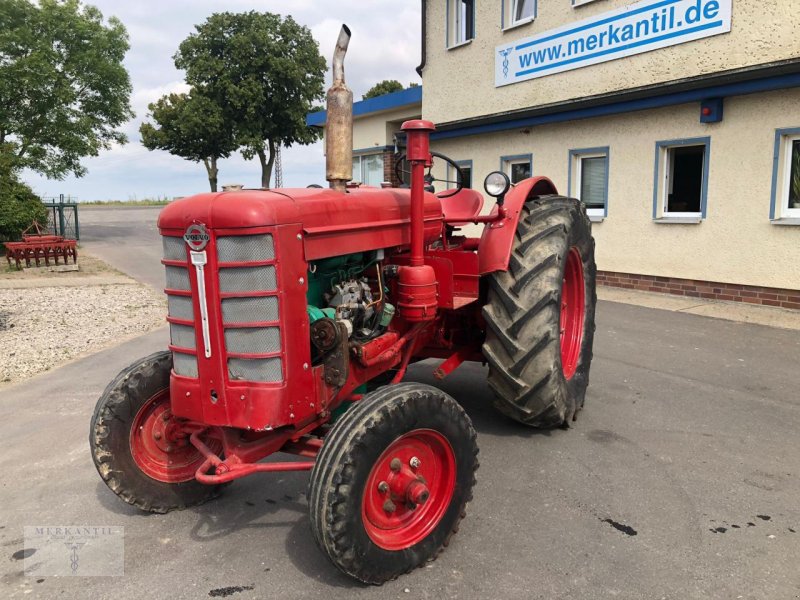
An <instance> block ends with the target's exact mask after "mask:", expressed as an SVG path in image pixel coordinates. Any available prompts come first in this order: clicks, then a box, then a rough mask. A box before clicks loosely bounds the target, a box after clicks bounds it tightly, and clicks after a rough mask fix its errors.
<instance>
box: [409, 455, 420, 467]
mask: <svg viewBox="0 0 800 600" xmlns="http://www.w3.org/2000/svg"><path fill="white" fill-rule="evenodd" d="M408 464H409V465H410V466H411V468H412V469H418V468H419V466H420V465H421V464H422V463H421V462H420V460H419V459H418V458H417V457H416V456H412V457H411V460H410V461H408Z"/></svg>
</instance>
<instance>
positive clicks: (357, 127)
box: [353, 105, 420, 150]
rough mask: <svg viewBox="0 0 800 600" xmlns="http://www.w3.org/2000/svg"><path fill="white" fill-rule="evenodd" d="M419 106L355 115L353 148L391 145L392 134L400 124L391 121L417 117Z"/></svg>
mask: <svg viewBox="0 0 800 600" xmlns="http://www.w3.org/2000/svg"><path fill="white" fill-rule="evenodd" d="M419 111H420V107H419V106H413V105H412V106H406V107H403V108H400V109H397V110H392V111H384V112H378V113H371V114H369V115H364V116H359V117H356V119H355V121H354V126H353V148H354V149H355V150H365V149H367V148H373V147H382V146H391V145H392V144H393V140H392V136H393V134H394V132H395V131H398V130H399V129H400V125H399V124H397V125H393V124H392V123H395V122H400V121H404V120H408V119H415V118H419Z"/></svg>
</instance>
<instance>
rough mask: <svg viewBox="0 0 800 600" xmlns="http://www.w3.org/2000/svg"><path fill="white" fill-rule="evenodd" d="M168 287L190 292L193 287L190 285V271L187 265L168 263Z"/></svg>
mask: <svg viewBox="0 0 800 600" xmlns="http://www.w3.org/2000/svg"><path fill="white" fill-rule="evenodd" d="M166 269H167V289H168V290H181V291H185V292H188V291H189V290H190V289H191V287H190V286H189V271H188V270H187V269H186V267H173V266H171V265H167V267H166Z"/></svg>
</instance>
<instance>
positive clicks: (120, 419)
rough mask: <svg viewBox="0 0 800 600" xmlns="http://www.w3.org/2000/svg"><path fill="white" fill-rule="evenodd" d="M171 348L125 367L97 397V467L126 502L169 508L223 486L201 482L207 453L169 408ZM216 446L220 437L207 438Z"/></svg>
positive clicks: (93, 439) (92, 434)
mask: <svg viewBox="0 0 800 600" xmlns="http://www.w3.org/2000/svg"><path fill="white" fill-rule="evenodd" d="M170 369H172V354H171V353H170V352H157V353H155V354H151V355H150V356H148V357H146V358H143V359H141V360H139V361H137V362H135V363H133V364H132V365H131V366H129V367H128V368H127V369H124V370H123V371H122V372H121V373H120V374H119V375H117V377H116V378H115V379H114V380H113V381H112V382H111V383H109V384H108V387H106V389H105V391H104V392H103V395H102V396H101V397H100V399H99V400H98V401H97V406H96V407H95V410H94V415H93V416H92V424H91V428H90V431H89V447H90V448H91V450H92V458H93V459H94V464H95V467H97V472H98V473H100V477H102V478H103V481H105V483H106V485H108V487H109V488H110V489H111V491H113V492H114V493H115V494H116V495H117V496H119V497H120V498H122V499H123V500H124V501H125V502H127V503H128V504H132V505H134V506H136V507H137V508H140V509H142V510H145V511H148V512H155V513H165V512H167V511H170V510H173V509H181V508H186V507H189V506H194V505H196V504H201V503H203V502H205V501H206V500H209V499H211V498H213V497H214V496H216V495H217V493H218V491H219V487H220V486H209V485H204V484H201V483H198V482H197V481H196V480H195V478H194V474H195V471H197V469H198V468H199V467H200V466H201V465H202V464H203V462H204V460H205V459H204V457H203V455H202V454H200V453H199V452H198V451H197V450H196V449H195V448H194V446H192V445H191V444H190V443H189V439H188V437H187V436H185V435H184V434H183V433H182V432H181V431H180V428H179V427H178V426H177V422H176V419H175V417H173V416H172V414H171V413H170V403H169V373H170ZM207 443H208V444H209V448H211V450H212V451H217V452H218V451H219V450H220V443H219V442H218V441H216V440H207Z"/></svg>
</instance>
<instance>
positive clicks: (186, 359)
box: [172, 352, 197, 377]
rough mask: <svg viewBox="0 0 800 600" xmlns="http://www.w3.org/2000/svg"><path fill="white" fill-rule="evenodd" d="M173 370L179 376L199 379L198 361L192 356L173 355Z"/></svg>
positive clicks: (175, 353) (179, 353) (178, 353)
mask: <svg viewBox="0 0 800 600" xmlns="http://www.w3.org/2000/svg"><path fill="white" fill-rule="evenodd" d="M172 368H173V369H174V370H175V372H176V373H177V374H178V375H183V376H184V377H197V359H196V358H195V357H194V356H192V355H191V354H183V353H181V352H173V353H172Z"/></svg>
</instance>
